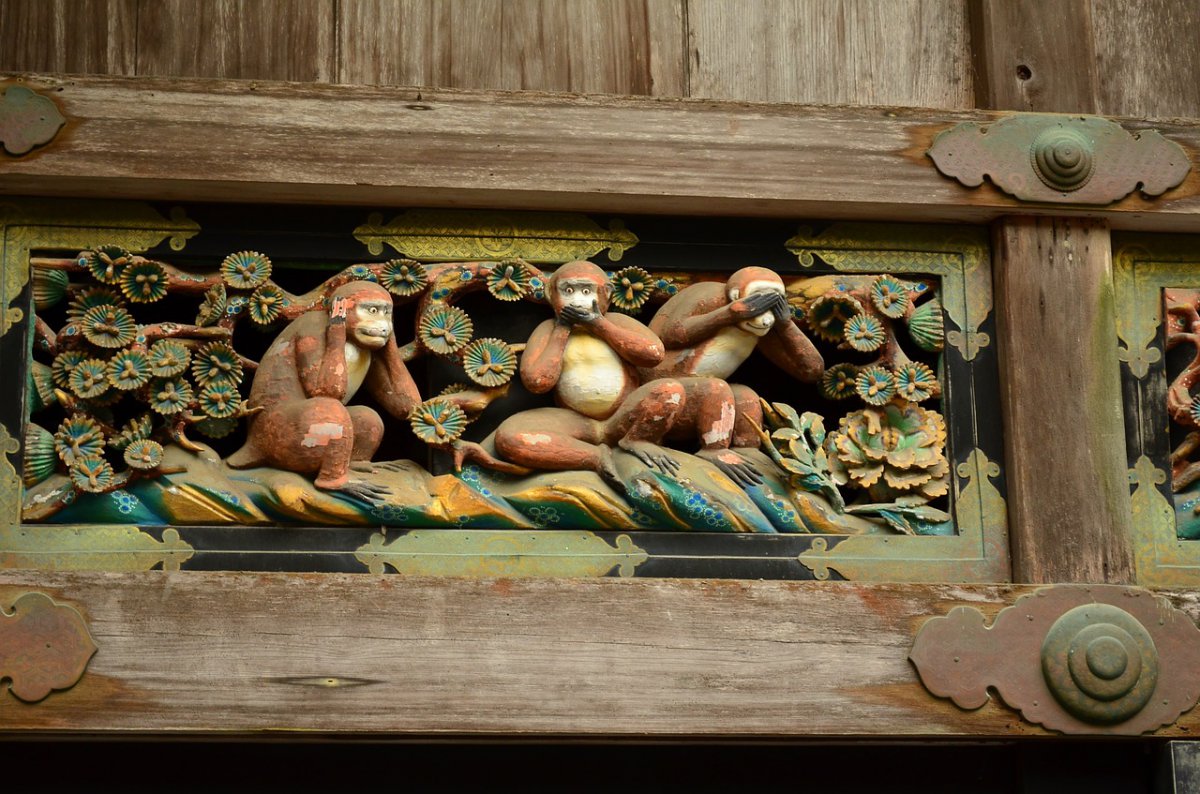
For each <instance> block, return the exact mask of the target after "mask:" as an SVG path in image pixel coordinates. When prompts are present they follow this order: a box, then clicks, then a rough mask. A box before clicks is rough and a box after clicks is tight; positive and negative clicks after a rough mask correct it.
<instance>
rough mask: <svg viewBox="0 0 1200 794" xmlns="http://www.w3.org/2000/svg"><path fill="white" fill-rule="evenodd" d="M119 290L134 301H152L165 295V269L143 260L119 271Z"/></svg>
mask: <svg viewBox="0 0 1200 794" xmlns="http://www.w3.org/2000/svg"><path fill="white" fill-rule="evenodd" d="M121 292H122V293H124V295H125V297H126V298H129V300H131V301H133V302H134V303H153V302H154V301H157V300H162V299H163V298H165V297H166V296H167V271H166V270H165V269H163V266H162V265H160V264H159V263H158V262H151V261H149V260H144V261H141V262H137V263H135V264H132V265H129V266H128V267H126V268H125V269H124V270H123V271H121Z"/></svg>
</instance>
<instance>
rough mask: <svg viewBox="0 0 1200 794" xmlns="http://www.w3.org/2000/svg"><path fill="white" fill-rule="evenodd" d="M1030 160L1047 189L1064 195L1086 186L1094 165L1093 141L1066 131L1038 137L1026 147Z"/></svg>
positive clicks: (1053, 129)
mask: <svg viewBox="0 0 1200 794" xmlns="http://www.w3.org/2000/svg"><path fill="white" fill-rule="evenodd" d="M1029 159H1030V161H1031V162H1032V163H1033V170H1034V172H1035V173H1037V175H1038V179H1040V180H1042V183H1043V184H1045V185H1046V187H1049V188H1052V189H1054V190H1061V191H1063V192H1066V193H1069V192H1071V191H1073V190H1078V189H1079V188H1081V187H1083V186H1084V185H1086V184H1087V183H1088V180H1089V179H1091V178H1092V172H1093V171H1094V170H1095V165H1096V161H1095V152H1094V150H1093V146H1092V141H1091V140H1090V139H1089V138H1088V137H1087V136H1086V135H1084V134H1083V133H1082V132H1081V131H1079V130H1077V129H1071V128H1069V127H1051V128H1050V129H1047V130H1043V131H1042V132H1041V133H1039V134H1038V136H1037V137H1036V138H1034V139H1033V144H1032V145H1031V146H1030V147H1029Z"/></svg>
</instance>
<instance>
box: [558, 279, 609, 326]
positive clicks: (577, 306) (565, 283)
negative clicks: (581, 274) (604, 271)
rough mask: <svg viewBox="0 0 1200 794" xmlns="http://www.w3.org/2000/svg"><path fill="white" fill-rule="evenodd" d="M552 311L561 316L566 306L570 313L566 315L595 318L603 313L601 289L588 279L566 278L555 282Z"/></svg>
mask: <svg viewBox="0 0 1200 794" xmlns="http://www.w3.org/2000/svg"><path fill="white" fill-rule="evenodd" d="M554 291H555V295H554V298H555V301H554V309H555V312H556V313H558V314H562V311H563V309H565V308H567V307H568V306H569V307H571V311H569V312H568V313H567V314H568V316H570V315H580V316H586V317H596V316H599V315H600V314H602V313H603V310H602V308H601V306H602V303H601V302H602V299H603V298H604V296H603V295H602V294H601V287H600V285H599V284H597V283H596V282H595V280H593V279H590V278H567V279H561V280H556V282H555V285H554Z"/></svg>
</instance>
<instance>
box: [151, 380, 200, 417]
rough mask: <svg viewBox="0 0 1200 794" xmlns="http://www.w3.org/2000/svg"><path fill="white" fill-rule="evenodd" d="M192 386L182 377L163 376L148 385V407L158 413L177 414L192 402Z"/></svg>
mask: <svg viewBox="0 0 1200 794" xmlns="http://www.w3.org/2000/svg"><path fill="white" fill-rule="evenodd" d="M193 399H194V396H193V394H192V387H191V386H189V385H188V382H187V381H186V380H184V379H183V378H164V379H162V380H156V381H154V382H153V383H152V384H151V385H150V408H151V409H153V410H154V411H155V412H156V413H160V414H167V415H169V414H177V413H179V412H180V411H182V410H183V409H185V408H187V407H188V406H189V405H191V404H192V400H193Z"/></svg>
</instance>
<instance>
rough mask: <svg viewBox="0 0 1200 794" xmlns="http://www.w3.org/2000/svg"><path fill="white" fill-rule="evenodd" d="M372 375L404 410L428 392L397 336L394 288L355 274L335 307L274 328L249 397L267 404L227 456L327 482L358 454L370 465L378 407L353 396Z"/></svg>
mask: <svg viewBox="0 0 1200 794" xmlns="http://www.w3.org/2000/svg"><path fill="white" fill-rule="evenodd" d="M364 385H365V386H366V387H367V389H368V390H369V391H370V392H371V394H372V396H373V397H375V399H376V401H378V402H379V403H380V405H382V406H383V407H384V408H385V409H386V410H387V411H388V413H390V414H392V415H393V416H396V417H401V418H402V417H405V416H407V414H408V412H409V411H410V410H411V409H412V408H413V406H415V405H416V404H417V403H419V402H420V401H421V397H420V394H419V393H418V391H417V386H416V383H415V382H414V381H413V379H412V377H411V376H410V375H409V372H408V368H407V367H406V366H405V365H404V362H403V361H402V360H401V358H400V352H399V348H398V346H397V344H396V338H395V333H394V332H393V328H392V298H391V295H390V294H389V293H388V292H387V290H385V289H383V287H380V286H379V285H378V284H374V283H372V282H366V281H353V282H350V283H348V284H344V285H342V286H341V287H339V288H338V289H337V290H335V291H334V293H333V295H332V296H331V308H330V310H329V311H328V312H326V311H324V310H320V309H317V310H313V311H310V312H306V313H305V314H303V315H301V316H300V317H298V318H297V319H295V320H294V321H292V323H291V324H290V325H288V327H287V328H285V329H284V330H283V331H282V332H281V333H280V334H279V336H277V337H276V338H275V341H274V342H273V343H272V344H271V347H270V348H269V349H268V350H267V352H266V354H265V355H264V356H263V358H262V361H261V362H260V364H259V367H258V370H257V371H256V372H255V375H254V382H253V384H252V385H251V388H250V396H249V398H248V401H247V402H248V405H249V407H250V408H251V409H261V410H260V412H259V413H258V414H257V415H256V416H253V417H251V419H250V423H249V428H248V432H247V439H246V444H245V445H244V446H243V447H242V448H241V449H240V450H238V451H237V452H235V453H234V454H233V455H231V456H230V457H229V458H228V460H227V462H228V463H229V465H230V466H232V467H234V468H248V467H251V466H260V465H270V466H275V467H277V468H281V469H286V470H288V471H294V472H298V473H302V474H311V473H316V474H317V477H316V479H315V481H314V482H315V484H316V485H317V487H319V488H326V489H337V488H342V487H344V486H346V484H347V482H348V481H349V471H350V468H351V466H352V464H354V465H355V466H356V467H369V462H370V460H371V458H372V456H374V454H375V451H376V450H377V449H378V448H379V444H380V442H381V441H382V439H383V430H384V427H383V420H382V419H381V418H380V416H379V414H377V413H376V412H375V411H374V410H372V409H370V408H368V407H366V406H361V405H355V406H347V405H346V403H347V402H348V401H349V400H350V399H351V398H352V397H353V396H354V395H355V393H356V392H357V391H358V390H359V388H360V387H362V386H364Z"/></svg>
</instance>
